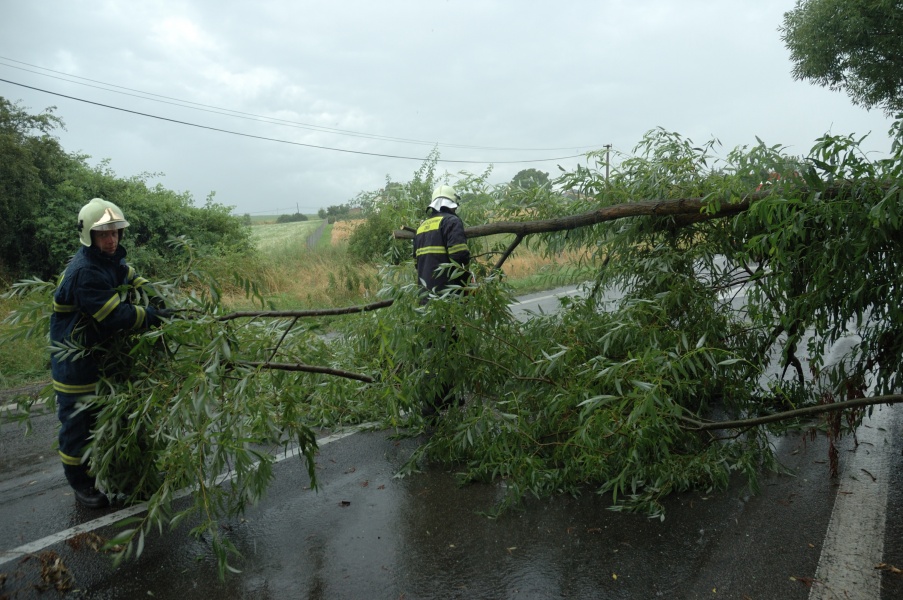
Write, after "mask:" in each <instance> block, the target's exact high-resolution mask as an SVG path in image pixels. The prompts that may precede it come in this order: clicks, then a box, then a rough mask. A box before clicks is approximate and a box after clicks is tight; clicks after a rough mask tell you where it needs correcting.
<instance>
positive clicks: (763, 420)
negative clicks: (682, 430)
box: [681, 394, 903, 431]
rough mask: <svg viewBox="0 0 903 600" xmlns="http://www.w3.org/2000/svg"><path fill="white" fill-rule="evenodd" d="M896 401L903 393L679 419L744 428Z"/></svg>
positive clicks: (693, 425)
mask: <svg viewBox="0 0 903 600" xmlns="http://www.w3.org/2000/svg"><path fill="white" fill-rule="evenodd" d="M898 402H903V394H892V395H889V396H872V397H870V398H854V399H852V400H844V401H843V402H832V403H830V404H819V405H817V406H807V407H806V408H797V409H794V410H788V411H784V412H779V413H774V414H771V415H765V416H764V417H755V418H752V419H738V420H736V421H698V420H696V419H691V418H689V417H681V420H682V421H684V422H685V423H687V424H688V427H687V429H692V430H693V431H712V430H715V429H745V428H748V427H756V426H758V425H767V424H768V423H776V422H778V421H786V420H787V419H796V418H798V417H809V416H812V415H820V414H822V413H827V412H833V411H837V410H846V409H848V408H859V407H862V406H873V405H876V404H896V403H898Z"/></svg>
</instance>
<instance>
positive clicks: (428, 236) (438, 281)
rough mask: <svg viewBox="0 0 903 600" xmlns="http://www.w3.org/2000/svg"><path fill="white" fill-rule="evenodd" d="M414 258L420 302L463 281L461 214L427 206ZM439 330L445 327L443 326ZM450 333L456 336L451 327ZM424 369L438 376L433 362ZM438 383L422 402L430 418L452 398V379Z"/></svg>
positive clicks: (465, 252) (465, 251)
mask: <svg viewBox="0 0 903 600" xmlns="http://www.w3.org/2000/svg"><path fill="white" fill-rule="evenodd" d="M414 258H415V260H416V262H417V279H418V281H419V282H420V285H421V287H423V289H424V296H423V298H422V299H421V301H420V303H421V304H426V303H427V301H428V294H429V293H434V294H438V293H440V292H442V291H443V290H444V289H446V288H447V287H449V286H450V285H460V286H464V285H466V284H467V282H468V280H469V279H470V274H469V273H468V272H467V266H468V265H469V264H470V249H469V248H468V247H467V237H466V236H465V235H464V224H463V223H462V222H461V219H460V217H458V215H456V214H454V213H453V212H452V211H451V210H450V209H448V208H444V207H443V208H441V209H440V210H438V211H437V210H435V209H434V208H430V209H429V213H428V214H427V219H426V220H425V221H424V222H423V223H421V224H420V227H418V228H417V234H416V235H415V236H414ZM452 262H454V263H457V264H458V265H460V267H461V268H462V269H463V272H461V273H460V274H458V275H457V276H454V271H455V269H454V268H450V267H448V264H449V263H452ZM443 265H445V266H443ZM442 330H443V331H445V327H443V328H442ZM450 335H451V338H452V339H455V337H456V334H455V330H454V328H452V329H451V332H450ZM425 369H426V372H427V374H428V375H427V376H428V378H430V379H433V380H435V378H436V377H438V376H439V374H438V373H437V372H436V369H437V367H436V365H427V366H425ZM438 387H439V389H438V390H437V391H436V394H435V396H434V397H433V399H432V400H430V401H428V402H426V403H425V404H424V406H423V411H422V412H423V416H425V417H430V418H432V417H433V416H434V415H436V413H437V412H438V411H439V410H441V409H443V408H445V407H447V406H448V405H449V404H450V403H451V401H452V400H451V398H450V397H449V394H450V392H451V388H452V385H451V383H450V382H444V383H441V384H439V386H438Z"/></svg>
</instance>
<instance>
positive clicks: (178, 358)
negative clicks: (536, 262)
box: [6, 123, 903, 571]
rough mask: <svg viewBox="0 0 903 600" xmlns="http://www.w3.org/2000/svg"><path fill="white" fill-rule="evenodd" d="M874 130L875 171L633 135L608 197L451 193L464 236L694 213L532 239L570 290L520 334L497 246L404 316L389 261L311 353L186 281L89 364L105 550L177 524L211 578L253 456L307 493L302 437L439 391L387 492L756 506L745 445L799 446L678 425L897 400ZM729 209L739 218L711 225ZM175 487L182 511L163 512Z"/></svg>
mask: <svg viewBox="0 0 903 600" xmlns="http://www.w3.org/2000/svg"><path fill="white" fill-rule="evenodd" d="M893 131H894V133H895V136H896V137H895V139H896V140H897V141H896V142H895V145H894V148H893V156H892V157H891V158H890V159H887V160H882V161H877V162H873V161H870V160H868V158H867V157H866V156H865V155H864V153H863V152H862V151H861V150H860V149H859V146H858V140H856V139H854V138H851V137H834V136H826V137H824V138H822V139H820V140H818V142H817V144H816V146H815V147H814V148H813V150H812V152H811V154H810V155H809V156H808V157H793V156H787V155H785V154H784V153H783V150H782V148H780V147H778V146H771V147H769V146H766V145H764V144H762V143H759V144H758V145H756V146H753V147H751V148H738V149H736V150H734V151H732V152H730V153H729V154H728V155H727V157H726V158H725V159H717V158H715V157H714V151H715V149H716V147H717V142H715V141H712V142H710V143H708V144H705V145H702V146H696V145H694V144H692V142H691V141H690V140H687V139H685V138H683V137H681V136H679V135H677V134H674V133H670V132H667V131H664V130H654V131H651V132H649V133H648V134H647V135H646V136H645V137H644V139H643V140H642V141H641V143H640V144H639V145H638V146H637V148H636V149H635V151H634V153H633V154H632V155H625V156H620V157H617V158H618V160H617V161H616V164H615V165H613V166H612V168H611V171H610V175H609V176H608V177H606V176H605V172H606V170H607V168H606V167H607V165H606V164H605V163H604V159H605V154H604V153H603V152H599V153H592V154H590V155H588V159H589V160H588V163H589V165H591V166H586V167H580V168H578V169H576V170H575V171H572V172H563V173H562V174H561V175H560V176H559V177H558V179H557V180H555V182H554V185H552V186H543V187H542V188H537V189H522V188H519V187H518V188H510V187H507V186H506V187H502V188H496V189H493V188H491V187H489V186H488V185H487V184H486V181H485V176H480V177H475V176H467V175H465V176H463V177H464V178H463V179H462V180H461V182H459V187H460V188H461V189H462V190H463V191H464V192H465V194H466V196H465V197H466V198H467V199H468V200H469V202H465V203H464V204H463V205H462V208H461V211H460V212H461V213H462V216H463V217H464V220H465V223H468V224H471V225H473V224H477V223H485V222H488V221H490V220H494V221H499V220H510V221H528V220H538V219H548V218H554V217H561V216H566V215H574V214H578V213H583V212H586V211H591V210H594V209H597V208H600V207H605V206H613V205H617V204H621V203H625V202H635V201H640V200H650V199H661V200H667V199H678V198H700V197H702V198H705V199H706V200H707V202H708V204H707V206H706V209H704V211H703V212H702V213H700V214H697V215H689V216H686V215H685V216H678V217H667V218H666V217H642V218H640V217H634V218H629V219H621V220H617V221H612V222H609V223H602V224H598V225H593V226H591V227H585V228H581V229H572V230H567V231H561V232H555V233H548V234H543V235H541V236H537V239H535V240H531V242H532V243H535V244H536V245H537V247H541V248H544V249H546V250H547V251H548V252H550V253H554V254H557V253H559V252H562V251H566V250H572V251H574V253H575V254H579V255H581V256H583V257H584V258H583V262H582V265H581V266H582V269H583V271H584V272H585V273H586V276H587V283H586V285H585V286H584V292H585V293H584V294H583V295H582V296H577V297H569V298H567V299H564V300H562V301H561V306H560V310H558V311H557V312H556V313H555V314H540V315H536V316H535V317H534V318H531V319H529V320H523V321H522V320H519V319H517V318H515V317H514V315H513V314H512V312H511V308H510V306H511V303H512V301H513V300H514V298H513V292H512V289H511V287H510V286H509V285H508V284H507V282H506V278H505V276H504V273H503V272H502V271H498V270H495V269H493V268H491V267H490V265H492V261H493V258H494V257H495V256H496V253H497V252H500V251H501V249H503V248H504V247H505V241H504V240H502V241H500V240H478V239H472V240H471V243H472V249H473V250H474V252H475V254H477V255H479V260H478V264H477V265H476V268H475V269H474V270H475V271H476V273H477V283H476V284H475V285H473V286H471V288H469V289H467V290H456V291H454V293H452V294H449V295H448V296H444V297H439V298H434V299H432V300H431V301H430V302H429V303H428V304H427V305H426V306H421V305H420V303H419V302H418V299H419V296H418V290H417V286H416V283H415V281H414V274H413V273H414V269H413V266H412V264H411V261H410V258H407V257H405V256H403V254H404V253H402V255H401V256H400V255H399V253H398V252H397V250H396V251H394V253H393V254H392V256H391V257H388V258H387V261H386V262H387V265H386V266H385V268H384V271H383V273H382V281H383V289H382V290H381V291H380V296H381V297H382V298H383V299H391V300H393V302H392V304H391V306H389V307H388V308H382V309H381V310H373V311H370V312H363V313H359V314H354V315H349V316H347V317H341V318H340V319H339V318H337V319H336V320H335V321H334V322H333V325H334V327H336V328H337V329H338V330H339V331H338V333H339V334H340V335H338V336H322V335H319V330H318V329H317V324H316V321H315V320H313V319H306V318H305V319H299V317H298V316H294V317H293V316H285V315H282V316H278V317H277V316H275V315H270V316H267V314H266V312H267V311H266V310H265V309H266V305H265V303H264V302H263V299H262V294H261V292H260V291H259V289H258V288H257V287H256V286H255V285H254V284H253V283H252V282H249V281H240V282H239V284H240V285H242V286H244V288H245V289H246V291H247V292H248V294H249V296H251V297H253V298H257V299H258V300H259V301H260V303H261V306H262V309H264V310H262V313H264V314H258V315H257V316H255V317H253V318H252V317H248V318H231V317H229V318H227V317H228V315H226V314H225V313H226V310H225V309H224V307H223V306H222V304H221V300H220V296H219V291H218V290H219V289H220V286H221V284H220V282H217V281H215V280H213V279H211V278H209V277H207V276H205V275H204V274H203V273H201V272H199V271H197V270H195V269H194V268H193V267H191V265H192V262H191V261H188V262H187V264H189V266H190V268H189V269H188V270H187V271H186V273H185V274H184V275H183V277H181V278H180V279H179V280H178V281H175V282H171V283H170V284H168V285H163V284H158V288H159V289H160V290H161V292H162V293H163V294H164V295H165V296H166V297H167V302H168V306H171V307H175V308H180V309H183V310H184V312H183V313H182V314H183V315H184V316H188V317H190V318H180V319H174V320H172V321H170V322H167V323H165V324H164V325H163V326H161V327H159V328H157V329H154V330H152V331H149V332H146V333H143V334H141V335H137V336H130V337H127V338H123V339H121V340H119V341H118V342H117V343H118V344H120V345H119V346H118V347H116V348H110V349H108V352H107V356H108V359H109V362H108V368H107V377H106V378H105V379H104V382H103V389H102V390H100V391H101V392H102V394H101V395H100V396H98V400H97V402H98V406H99V408H100V410H101V412H100V417H99V425H98V428H97V431H96V432H95V438H94V442H93V446H92V449H91V455H90V459H91V461H92V464H93V466H94V468H95V470H96V472H97V473H98V475H99V477H100V479H101V481H102V482H103V483H104V485H106V486H107V489H111V490H113V491H120V492H123V493H125V494H128V495H129V499H130V500H132V501H137V500H139V499H147V500H148V510H147V512H146V513H144V515H143V516H141V517H137V518H136V520H135V522H133V523H130V524H127V529H126V530H125V531H124V532H123V533H122V535H120V536H119V537H118V538H117V539H116V540H113V542H116V543H122V544H123V545H124V546H123V548H124V550H123V555H128V554H130V553H132V552H135V551H138V552H139V553H140V550H141V548H142V546H143V540H144V537H145V535H146V534H147V533H149V532H150V531H151V530H152V529H154V528H157V527H160V528H162V527H163V526H164V525H167V524H170V525H172V524H175V523H178V522H180V521H182V520H183V519H185V518H186V517H192V518H193V519H195V521H196V522H198V523H199V524H198V525H197V527H196V528H195V529H194V532H195V533H197V534H203V535H206V536H209V537H211V538H212V539H213V541H214V548H215V549H216V551H217V555H218V557H219V559H220V565H221V568H222V569H223V571H225V569H227V568H229V567H228V561H227V557H228V554H229V552H230V550H231V547H230V545H229V543H228V539H225V538H223V537H222V536H221V533H220V530H219V528H218V527H217V523H218V521H219V520H220V519H222V518H225V517H228V516H230V515H234V514H238V513H241V511H242V510H243V509H244V507H245V506H246V505H247V504H248V503H249V502H254V501H255V500H257V499H258V498H260V496H261V495H262V494H263V493H264V492H265V490H266V487H267V485H268V483H269V482H270V480H271V478H272V464H273V461H274V458H273V456H274V452H275V451H276V450H277V449H281V448H285V447H287V446H291V447H297V448H298V449H299V450H300V455H301V457H302V459H303V460H305V461H306V464H307V468H308V471H309V473H310V477H311V479H312V480H314V481H315V479H314V472H313V468H312V466H313V462H312V460H313V456H314V453H315V451H316V441H315V436H314V431H315V429H316V428H317V427H320V426H335V425H338V424H343V423H345V424H347V423H360V422H364V421H372V420H377V421H381V422H382V423H383V424H384V426H388V427H397V428H398V429H399V433H401V434H405V433H417V432H419V431H421V430H422V426H423V425H424V423H423V419H422V418H421V417H420V407H421V403H422V401H423V400H424V399H426V398H430V397H432V395H433V394H434V393H435V391H436V390H438V389H441V387H442V386H444V385H445V384H446V383H447V384H450V385H451V386H452V388H453V391H454V394H455V396H456V398H458V399H459V400H460V401H461V403H460V405H456V406H454V407H453V408H451V409H450V410H449V411H448V413H447V414H445V415H443V417H442V418H441V419H440V420H439V421H438V424H437V425H436V427H435V429H434V431H433V434H432V435H431V436H430V437H429V438H428V440H427V441H425V442H424V444H423V445H422V446H421V447H420V448H419V450H418V452H417V453H416V455H415V456H414V457H413V458H412V459H411V461H410V462H409V464H408V465H407V468H406V470H405V473H413V472H415V471H416V470H417V469H418V468H420V467H421V466H422V465H423V464H424V462H425V461H432V462H434V463H439V464H444V465H447V466H448V467H449V468H453V469H455V470H456V472H458V473H459V476H460V478H461V480H462V482H467V481H496V482H500V483H503V484H504V486H505V489H506V490H507V492H508V493H507V495H506V499H505V502H504V503H503V505H502V507H504V506H508V505H511V504H514V503H517V502H518V501H520V500H521V499H522V498H524V497H525V496H528V495H532V496H537V497H547V496H550V495H554V494H559V493H579V492H582V491H585V490H593V491H596V492H598V493H599V494H601V495H603V496H604V498H605V500H604V501H605V502H606V503H607V504H609V505H610V506H612V507H614V508H616V509H629V510H641V511H645V512H647V513H648V514H650V515H654V516H660V517H663V512H662V510H663V509H662V506H661V504H660V501H661V499H662V498H663V497H664V496H665V495H667V494H670V493H672V492H679V491H684V490H692V489H696V490H715V489H723V488H724V487H725V486H726V485H727V483H728V481H729V479H730V478H731V477H732V476H733V474H735V473H742V474H743V475H745V476H746V477H747V478H748V480H749V482H750V484H751V485H752V486H753V487H755V485H756V480H757V476H758V474H759V473H761V472H762V471H763V469H774V468H779V465H777V463H776V462H775V460H774V457H773V455H772V448H771V446H770V444H769V438H768V437H767V436H768V435H769V434H770V433H773V432H780V431H782V430H784V428H786V427H788V426H800V425H801V424H799V423H790V424H787V423H784V424H782V425H780V426H772V429H770V430H769V429H766V428H764V427H758V428H749V429H747V430H745V431H742V432H741V434H733V435H727V434H726V432H721V435H716V434H713V433H711V432H708V431H700V430H698V429H697V428H695V427H694V426H693V424H694V423H698V422H699V421H706V420H711V419H716V418H730V417H747V416H755V415H760V414H763V413H767V412H773V411H774V410H779V409H781V408H783V407H796V406H802V405H806V404H812V403H818V402H823V401H830V400H832V399H834V398H837V399H842V398H846V397H851V396H856V395H865V394H871V393H885V392H891V391H895V390H898V389H899V388H900V387H901V383H903V382H901V373H900V367H899V365H900V364H901V358H903V315H901V312H900V311H901V310H903V309H901V307H900V303H899V301H898V298H899V290H901V289H903V285H901V284H903V282H901V280H900V279H901V277H903V275H901V273H903V270H901V264H903V245H901V243H900V241H899V240H901V239H903V235H901V231H900V228H901V225H903V223H901V214H903V190H901V188H900V183H901V179H903V178H901V169H903V156H901V152H903V146H901V143H900V142H901V137H900V135H899V134H900V132H901V126H900V124H899V123H898V124H896V125H895V126H894V130H893ZM424 169H425V172H424V173H419V174H418V176H417V177H415V181H414V182H412V183H411V184H408V186H407V187H405V186H404V185H400V186H394V189H393V201H392V202H391V203H388V204H386V205H384V206H383V207H382V210H383V211H385V213H386V214H384V215H382V218H384V219H385V218H386V217H393V218H394V219H396V221H395V222H402V223H409V224H411V225H416V223H415V222H412V221H413V220H416V219H417V218H418V215H419V214H420V211H421V210H422V206H419V204H420V200H419V199H421V197H422V195H423V193H422V192H423V189H426V188H425V187H424V181H432V180H433V173H432V166H431V165H427V166H425V167H424ZM421 188H423V189H421ZM374 198H376V197H375V196H374ZM750 198H752V199H753V200H754V202H753V203H752V204H751V208H750V209H749V210H748V211H746V212H743V213H741V214H739V215H737V216H733V217H730V218H711V217H712V216H713V215H715V214H716V213H717V211H718V209H719V207H720V206H723V205H726V204H728V203H735V202H739V201H740V200H742V199H750ZM374 201H375V200H374ZM51 291H52V286H51V285H49V284H46V283H44V282H41V281H39V280H31V281H25V282H21V283H20V284H17V286H15V287H14V289H13V290H12V293H13V294H18V295H20V296H22V298H23V301H22V302H23V303H22V305H21V308H20V309H19V310H18V311H17V312H16V313H13V314H12V315H10V317H9V318H8V319H7V323H6V329H7V330H8V332H9V333H8V334H7V335H8V336H9V335H11V336H16V335H23V336H40V335H46V320H47V318H48V312H47V311H48V310H49V305H50V303H49V295H50V293H51ZM458 292H464V293H463V294H459V293H458ZM839 340H848V341H849V340H852V342H853V343H850V344H848V348H849V349H850V351H849V352H847V353H846V354H845V355H844V356H843V357H841V359H838V358H837V357H829V354H830V349H831V348H832V346H833V345H834V344H835V343H836V342H838V341H839ZM76 351H77V349H76ZM114 357H115V358H114ZM775 362H777V368H774V366H775ZM804 362H808V364H809V365H810V367H811V369H810V370H809V371H808V372H807V370H806V369H804V368H803V367H802V365H803V363H804ZM251 363H253V366H252V365H251ZM276 364H282V365H298V366H302V367H303V366H304V365H319V366H322V367H328V368H330V369H334V370H335V372H336V373H339V372H341V373H358V374H362V375H363V377H359V378H357V379H355V378H353V377H342V376H332V375H329V374H324V373H323V372H320V373H313V372H305V371H303V369H302V370H300V371H287V370H276V369H275V368H273V365H276ZM785 366H786V368H785ZM363 381H372V382H371V383H364V382H363ZM851 422H855V419H854V420H853V421H851ZM805 426H812V424H806V425H805ZM180 490H189V491H191V492H192V493H191V495H190V498H191V501H190V503H189V505H188V507H187V508H186V507H182V508H179V509H176V508H175V506H182V505H177V504H176V503H175V500H176V499H178V497H179V495H180V494H181V493H183V492H180ZM502 507H497V508H502ZM490 508H491V507H490Z"/></svg>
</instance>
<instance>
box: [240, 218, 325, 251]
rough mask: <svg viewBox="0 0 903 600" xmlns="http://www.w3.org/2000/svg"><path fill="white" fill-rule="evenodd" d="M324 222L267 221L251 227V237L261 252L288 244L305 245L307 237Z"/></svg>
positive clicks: (277, 248)
mask: <svg viewBox="0 0 903 600" xmlns="http://www.w3.org/2000/svg"><path fill="white" fill-rule="evenodd" d="M322 224H323V221H322V220H319V219H318V220H316V221H295V222H294V223H266V224H260V225H253V226H252V227H251V239H252V240H253V241H254V245H255V246H257V249H258V250H260V251H261V252H270V251H273V250H277V251H278V250H279V249H280V248H284V247H286V246H291V247H294V246H297V245H303V246H305V247H306V244H307V237H308V236H309V235H310V234H312V233H313V232H314V231H316V230H317V228H318V227H320V225H322Z"/></svg>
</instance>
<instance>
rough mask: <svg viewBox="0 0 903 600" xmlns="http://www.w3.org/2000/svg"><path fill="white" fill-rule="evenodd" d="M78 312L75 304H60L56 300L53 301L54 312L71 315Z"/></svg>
mask: <svg viewBox="0 0 903 600" xmlns="http://www.w3.org/2000/svg"><path fill="white" fill-rule="evenodd" d="M77 310H78V307H77V306H75V305H74V304H58V303H57V301H56V300H54V301H53V312H58V313H71V312H75V311H77Z"/></svg>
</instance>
